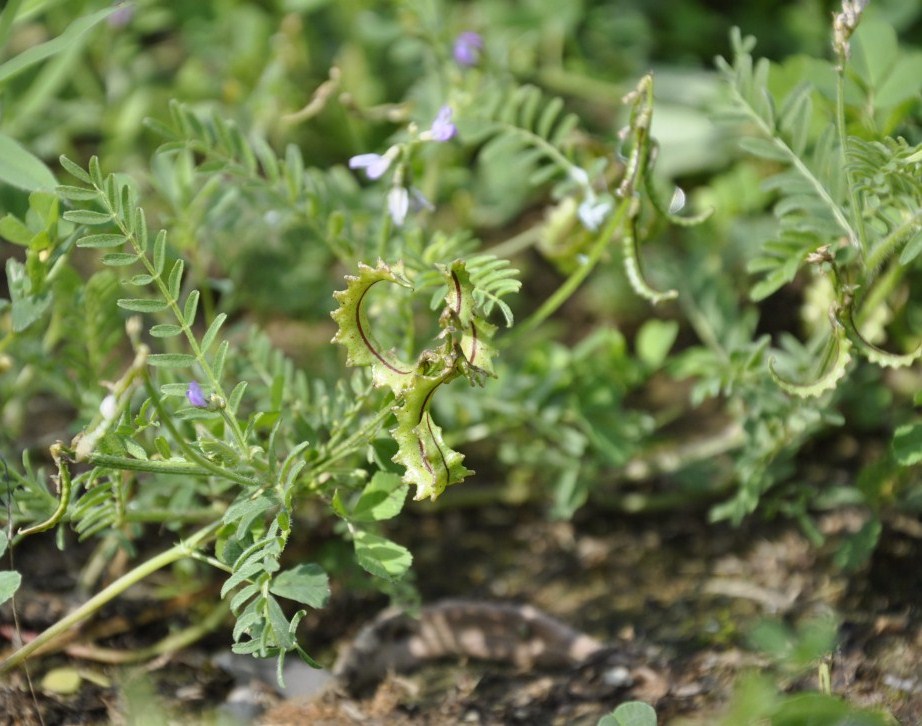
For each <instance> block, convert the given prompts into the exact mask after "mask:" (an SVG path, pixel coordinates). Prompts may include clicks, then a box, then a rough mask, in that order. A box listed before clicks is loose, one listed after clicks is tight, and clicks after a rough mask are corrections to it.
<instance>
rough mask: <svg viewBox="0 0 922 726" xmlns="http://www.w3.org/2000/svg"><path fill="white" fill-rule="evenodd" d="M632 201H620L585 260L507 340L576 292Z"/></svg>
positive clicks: (544, 317)
mask: <svg viewBox="0 0 922 726" xmlns="http://www.w3.org/2000/svg"><path fill="white" fill-rule="evenodd" d="M632 201H633V200H631V199H625V200H623V201H622V202H621V204H619V205H618V208H617V209H616V210H615V213H614V214H612V215H611V217H610V218H609V220H608V223H607V224H606V225H605V227H604V228H603V229H602V231H601V232H600V233H599V236H598V237H597V238H596V241H595V245H594V246H593V248H592V250H591V251H590V252H589V255H588V257H587V258H586V261H585V262H584V263H583V264H582V265H580V266H579V267H578V268H576V270H574V271H573V272H572V273H571V275H570V276H569V277H568V278H567V279H566V280H564V282H563V284H562V285H561V286H560V287H558V288H557V290H556V291H555V292H554V294H553V295H551V296H550V297H549V298H547V300H545V301H544V303H543V304H542V305H541V307H539V308H538V309H537V310H535V312H533V313H532V314H531V315H530V316H529V317H528V318H527V319H526V320H525V321H524V322H523V323H521V324H519V325H516V327H515V330H514V331H513V332H512V333H511V335H509V336H507V337H506V339H507V341H508V340H510V339H514V338H518V337H519V336H521V335H523V334H525V333H527V332H531V331H532V330H534V329H535V328H537V327H538V326H539V325H541V323H543V322H544V321H545V320H547V319H548V318H549V317H550V316H551V315H553V314H554V313H555V312H556V311H557V309H558V308H559V307H560V306H561V305H563V304H564V303H565V302H566V301H567V300H568V299H569V298H570V297H571V296H572V295H573V293H574V292H576V290H577V288H579V286H580V285H581V284H582V282H583V280H585V279H586V278H587V277H588V276H589V273H590V272H592V270H593V269H595V266H596V265H597V264H598V262H599V260H600V259H601V258H602V253H603V252H604V251H605V249H606V248H607V247H608V242H609V240H610V239H611V238H612V237H613V236H614V235H615V232H617V230H618V229H619V228H620V227H621V226H622V225H623V224H624V221H625V218H626V217H627V215H628V212H629V210H630V208H631V203H632Z"/></svg>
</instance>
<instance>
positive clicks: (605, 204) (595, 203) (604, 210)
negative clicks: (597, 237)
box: [576, 195, 611, 232]
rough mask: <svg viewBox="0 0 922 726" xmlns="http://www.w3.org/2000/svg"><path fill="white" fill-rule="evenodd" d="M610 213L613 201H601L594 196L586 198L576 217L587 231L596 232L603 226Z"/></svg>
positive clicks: (603, 199)
mask: <svg viewBox="0 0 922 726" xmlns="http://www.w3.org/2000/svg"><path fill="white" fill-rule="evenodd" d="M610 211H611V200H609V199H605V198H602V199H599V198H598V197H596V196H594V195H593V196H588V197H586V198H585V199H584V200H583V201H582V203H581V204H580V205H579V208H578V209H577V210H576V215H577V216H578V217H579V221H580V222H582V223H583V226H584V227H585V228H586V229H588V230H589V231H591V232H595V231H596V230H597V229H598V228H599V227H600V226H601V225H602V222H603V221H604V220H605V217H607V216H608V213H609V212H610Z"/></svg>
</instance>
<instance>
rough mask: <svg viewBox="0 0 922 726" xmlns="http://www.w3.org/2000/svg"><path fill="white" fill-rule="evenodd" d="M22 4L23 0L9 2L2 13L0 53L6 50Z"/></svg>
mask: <svg viewBox="0 0 922 726" xmlns="http://www.w3.org/2000/svg"><path fill="white" fill-rule="evenodd" d="M22 3H23V0H9V1H8V2H7V3H6V7H5V8H3V10H2V11H0V52H2V51H3V49H4V48H6V44H7V41H9V39H10V33H12V32H13V21H14V20H16V16H17V15H18V14H19V8H20V6H21V5H22Z"/></svg>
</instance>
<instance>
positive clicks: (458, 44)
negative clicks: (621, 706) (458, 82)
mask: <svg viewBox="0 0 922 726" xmlns="http://www.w3.org/2000/svg"><path fill="white" fill-rule="evenodd" d="M481 50H483V38H481V37H480V35H479V34H478V33H473V32H471V31H466V32H464V33H461V34H460V35H459V36H458V37H457V38H455V45H454V48H453V50H452V55H454V57H455V62H456V63H457V64H458V65H461V66H466V67H468V68H469V67H470V66H473V65H476V64H477V61H478V60H480V51H481Z"/></svg>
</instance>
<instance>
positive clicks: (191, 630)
mask: <svg viewBox="0 0 922 726" xmlns="http://www.w3.org/2000/svg"><path fill="white" fill-rule="evenodd" d="M228 612H230V605H229V604H228V603H227V602H224V601H222V602H220V603H218V605H216V606H215V607H213V608H212V609H211V611H210V612H209V613H208V614H207V615H206V616H205V617H204V618H202V619H201V620H200V621H198V622H197V623H195V624H194V625H190V626H189V627H188V628H184V629H182V630H180V631H179V632H176V633H171V634H170V635H168V636H166V637H165V638H163V639H162V640H160V641H159V642H157V643H154V644H153V645H151V646H149V647H147V648H141V649H140V650H130V651H125V650H115V649H113V648H100V647H97V646H93V645H81V644H79V643H76V644H74V645H71V646H68V647H67V649H66V651H67V654H68V655H71V656H74V657H76V658H84V659H86V660H94V661H97V662H99V663H111V664H126V663H140V662H141V661H145V660H150V659H151V658H156V657H157V656H159V655H164V654H167V653H176V652H178V651H180V650H182V649H183V648H187V647H189V646H190V645H192V644H193V643H195V642H196V641H198V640H201V639H202V638H203V637H205V636H206V635H208V633H210V632H211V631H212V630H214V629H215V628H217V627H218V626H219V625H220V624H221V623H222V622H223V621H224V618H225V617H226V616H227V613H228Z"/></svg>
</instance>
